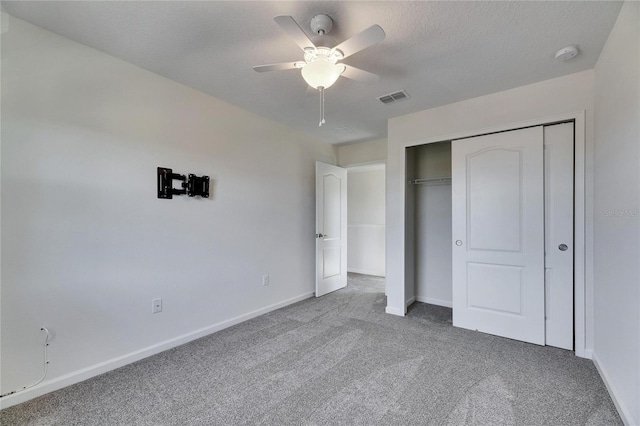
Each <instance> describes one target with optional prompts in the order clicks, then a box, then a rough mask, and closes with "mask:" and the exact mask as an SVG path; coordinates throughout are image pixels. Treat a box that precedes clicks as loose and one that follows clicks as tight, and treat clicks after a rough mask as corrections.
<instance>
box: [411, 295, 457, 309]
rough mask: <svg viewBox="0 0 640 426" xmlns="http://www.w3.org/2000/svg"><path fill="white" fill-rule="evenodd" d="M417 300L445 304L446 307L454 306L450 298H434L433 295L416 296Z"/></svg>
mask: <svg viewBox="0 0 640 426" xmlns="http://www.w3.org/2000/svg"><path fill="white" fill-rule="evenodd" d="M416 300H417V301H418V302H422V303H428V304H430V305H438V306H444V307H445V308H453V303H452V302H451V301H450V300H442V299H434V298H433V297H425V296H416Z"/></svg>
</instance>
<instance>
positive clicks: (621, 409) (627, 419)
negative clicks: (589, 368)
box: [592, 353, 635, 426]
mask: <svg viewBox="0 0 640 426" xmlns="http://www.w3.org/2000/svg"><path fill="white" fill-rule="evenodd" d="M592 358H593V364H594V365H595V366H596V370H598V373H600V377H601V378H602V381H603V382H604V385H605V386H606V387H607V390H608V391H609V395H611V400H613V404H614V405H615V406H616V409H617V410H618V414H620V417H621V418H622V421H623V422H624V424H625V425H627V426H632V425H634V424H635V423H634V422H633V419H632V418H631V413H630V412H629V410H628V409H627V407H626V406H625V405H624V403H623V402H622V399H621V398H620V392H618V390H617V389H616V387H615V386H614V385H613V381H611V379H609V375H608V374H607V372H606V370H605V369H604V368H602V364H600V362H599V361H598V355H596V354H595V353H594V354H593V357H592Z"/></svg>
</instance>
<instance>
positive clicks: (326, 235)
mask: <svg viewBox="0 0 640 426" xmlns="http://www.w3.org/2000/svg"><path fill="white" fill-rule="evenodd" d="M346 285H347V169H343V168H341V167H336V166H332V165H330V164H325V163H320V162H316V297H320V296H322V295H325V294H327V293H330V292H332V291H335V290H338V289H341V288H343V287H345V286H346Z"/></svg>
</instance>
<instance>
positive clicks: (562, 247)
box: [558, 244, 569, 251]
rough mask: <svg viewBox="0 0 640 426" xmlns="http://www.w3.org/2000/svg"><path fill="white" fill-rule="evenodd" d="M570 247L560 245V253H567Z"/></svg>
mask: <svg viewBox="0 0 640 426" xmlns="http://www.w3.org/2000/svg"><path fill="white" fill-rule="evenodd" d="M568 248H569V247H568V246H567V245H566V244H560V245H559V246H558V249H560V251H567V249H568Z"/></svg>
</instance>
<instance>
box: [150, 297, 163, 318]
mask: <svg viewBox="0 0 640 426" xmlns="http://www.w3.org/2000/svg"><path fill="white" fill-rule="evenodd" d="M158 312H162V298H160V297H158V298H157V299H153V300H152V301H151V313H152V314H157V313H158Z"/></svg>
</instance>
